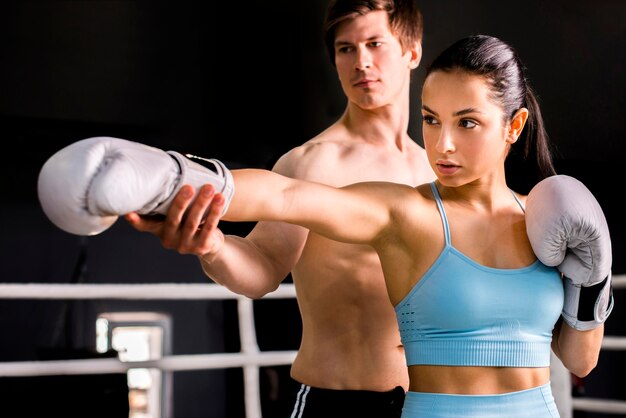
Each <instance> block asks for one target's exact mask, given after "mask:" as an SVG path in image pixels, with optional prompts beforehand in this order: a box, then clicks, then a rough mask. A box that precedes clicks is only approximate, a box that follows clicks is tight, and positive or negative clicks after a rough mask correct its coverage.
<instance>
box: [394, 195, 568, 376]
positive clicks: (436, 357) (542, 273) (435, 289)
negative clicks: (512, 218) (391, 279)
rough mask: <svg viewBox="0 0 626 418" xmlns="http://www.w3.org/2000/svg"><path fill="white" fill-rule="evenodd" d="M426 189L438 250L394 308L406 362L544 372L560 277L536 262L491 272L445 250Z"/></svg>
mask: <svg viewBox="0 0 626 418" xmlns="http://www.w3.org/2000/svg"><path fill="white" fill-rule="evenodd" d="M431 188H432V191H433V194H434V195H435V199H436V201H437V207H438V208H439V213H440V214H441V219H442V222H443V228H444V233H445V248H444V249H443V251H442V252H441V254H440V255H439V257H437V260H435V263H434V264H433V265H432V266H431V267H430V269H428V271H427V272H426V274H424V276H423V277H422V278H421V280H420V281H419V282H418V283H417V284H416V285H415V287H413V289H411V291H410V292H409V294H408V295H406V297H405V298H404V299H403V300H402V301H401V302H400V303H399V304H398V305H397V306H396V308H395V309H396V317H397V320H398V326H399V327H400V336H401V338H402V343H403V344H404V350H405V355H406V360H407V364H408V365H409V366H411V365H416V364H430V365H441V366H501V367H548V366H549V365H550V342H551V341H552V330H553V328H554V325H555V323H556V321H557V320H558V319H559V316H560V314H561V310H562V309H563V282H562V280H561V275H560V273H559V272H558V270H557V269H556V268H554V267H547V266H545V265H544V264H542V263H541V262H540V261H539V260H536V261H535V262H534V263H533V264H531V265H530V266H528V267H524V268H520V269H498V268H492V267H486V266H483V265H481V264H478V263H477V262H475V261H474V260H472V259H470V258H469V257H467V256H466V255H464V254H463V253H461V252H460V251H459V250H457V249H456V248H454V247H453V246H452V245H451V241H450V228H449V225H448V219H447V217H446V212H445V210H444V208H443V204H442V202H441V197H440V196H439V192H438V191H437V187H436V186H435V184H434V183H431ZM511 193H513V192H512V191H511ZM513 196H514V197H515V200H517V202H518V203H519V205H520V207H521V208H522V211H523V210H524V207H523V205H522V202H520V200H519V199H518V198H517V196H516V195H515V193H513Z"/></svg>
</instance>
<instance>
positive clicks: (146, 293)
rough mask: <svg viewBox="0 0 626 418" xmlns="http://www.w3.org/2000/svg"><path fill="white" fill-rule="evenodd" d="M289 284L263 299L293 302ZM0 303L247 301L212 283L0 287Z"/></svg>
mask: <svg viewBox="0 0 626 418" xmlns="http://www.w3.org/2000/svg"><path fill="white" fill-rule="evenodd" d="M295 296H296V292H295V288H294V285H293V284H290V283H285V284H281V285H280V286H279V287H278V289H276V290H275V291H273V292H271V293H268V294H267V295H265V296H263V299H269V298H294V297H295ZM0 298H2V299H85V300H87V299H134V300H140V299H248V298H246V297H245V296H241V295H238V294H236V293H233V292H231V291H230V290H228V289H227V288H225V287H224V286H221V285H218V284H213V283H159V284H97V283H80V284H70V283H51V284H47V283H26V284H14V283H1V284H0Z"/></svg>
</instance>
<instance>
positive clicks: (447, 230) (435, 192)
mask: <svg viewBox="0 0 626 418" xmlns="http://www.w3.org/2000/svg"><path fill="white" fill-rule="evenodd" d="M430 188H431V189H432V191H433V195H435V201H436V202H437V207H438V208H439V214H440V215H441V221H442V223H443V233H444V235H445V237H446V247H448V246H450V226H449V225H448V217H447V216H446V211H445V210H444V209H443V203H442V202H441V196H439V190H437V186H436V185H435V182H434V181H433V182H432V183H430Z"/></svg>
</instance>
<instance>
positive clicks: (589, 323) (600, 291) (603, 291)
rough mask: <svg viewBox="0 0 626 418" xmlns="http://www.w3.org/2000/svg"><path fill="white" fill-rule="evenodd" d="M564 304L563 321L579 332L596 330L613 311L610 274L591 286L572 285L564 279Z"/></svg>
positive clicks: (568, 280) (567, 279)
mask: <svg viewBox="0 0 626 418" xmlns="http://www.w3.org/2000/svg"><path fill="white" fill-rule="evenodd" d="M564 279H565V281H564V289H565V302H564V305H563V313H562V314H563V319H564V320H565V322H567V323H568V324H569V325H570V326H572V327H573V328H575V329H578V330H580V331H587V330H591V329H594V328H597V327H598V326H600V325H601V324H603V323H604V322H605V321H606V319H607V318H608V317H609V315H610V314H611V311H612V310H613V304H614V299H613V287H612V284H611V273H609V275H608V276H607V277H606V278H605V279H604V280H603V281H601V282H600V283H597V284H595V285H592V286H581V285H577V284H574V282H572V281H571V280H570V279H569V278H567V277H565V278H564Z"/></svg>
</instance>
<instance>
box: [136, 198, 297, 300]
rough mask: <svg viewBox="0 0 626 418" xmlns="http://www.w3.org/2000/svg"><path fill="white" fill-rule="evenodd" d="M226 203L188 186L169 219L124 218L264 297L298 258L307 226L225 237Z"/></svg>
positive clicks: (222, 278)
mask: <svg viewBox="0 0 626 418" xmlns="http://www.w3.org/2000/svg"><path fill="white" fill-rule="evenodd" d="M223 206H224V198H223V196H221V195H215V194H214V193H213V191H212V190H209V191H207V190H206V189H202V190H201V191H200V192H199V193H198V196H197V198H196V199H195V200H194V193H193V188H191V187H187V186H185V187H184V188H183V189H181V191H180V192H179V193H178V195H177V196H176V198H175V199H174V200H173V201H172V204H171V206H170V209H169V211H168V213H167V216H166V218H165V220H154V219H149V218H143V217H140V216H139V215H137V214H136V213H133V214H129V215H127V216H126V220H127V221H128V222H129V223H130V224H131V225H132V226H133V227H134V228H135V229H137V230H139V231H143V232H150V233H152V234H154V235H156V236H157V237H159V239H160V240H161V244H162V245H163V247H165V248H168V249H173V250H176V251H178V252H179V253H181V254H194V255H196V256H198V258H199V260H200V263H201V266H202V269H203V271H204V272H205V274H206V275H207V276H208V277H210V278H211V279H212V280H214V281H215V282H216V283H219V284H221V285H223V286H225V287H226V288H228V289H229V290H231V291H233V292H235V293H238V294H241V295H245V296H248V297H250V298H260V297H262V296H263V295H265V294H267V293H269V292H272V291H274V290H276V288H277V287H278V286H279V284H280V283H281V282H282V281H283V280H284V279H285V277H286V276H287V275H288V274H289V272H290V271H291V269H292V268H293V266H294V265H295V264H296V262H297V261H298V259H299V257H300V254H301V252H302V248H303V247H304V244H305V241H306V237H307V234H308V230H307V229H305V228H302V227H299V226H295V225H291V224H286V223H282V222H259V223H257V225H256V226H255V227H254V229H253V230H252V231H251V232H250V233H249V234H248V235H247V236H246V237H245V238H243V237H239V236H235V235H226V236H225V235H224V234H223V233H222V231H221V230H220V229H219V227H218V225H219V220H220V217H221V213H222V209H223ZM207 211H208V213H207ZM205 213H207V216H206V218H205V220H204V222H201V219H202V217H203V214H205ZM183 215H185V216H183Z"/></svg>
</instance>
